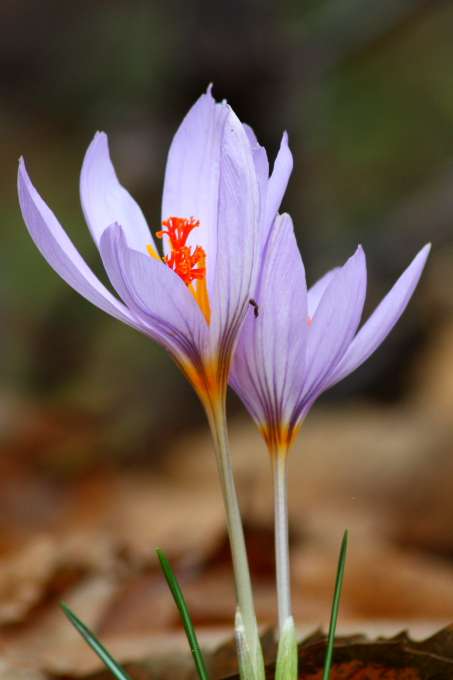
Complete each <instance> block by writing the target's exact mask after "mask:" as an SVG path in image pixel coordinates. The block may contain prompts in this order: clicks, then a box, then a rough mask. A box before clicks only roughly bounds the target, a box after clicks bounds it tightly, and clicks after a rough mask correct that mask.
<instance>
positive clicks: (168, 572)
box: [157, 548, 209, 680]
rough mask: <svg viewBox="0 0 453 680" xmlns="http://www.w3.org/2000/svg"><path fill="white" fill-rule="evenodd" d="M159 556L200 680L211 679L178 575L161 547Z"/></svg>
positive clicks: (158, 550) (158, 552)
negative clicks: (177, 578)
mask: <svg viewBox="0 0 453 680" xmlns="http://www.w3.org/2000/svg"><path fill="white" fill-rule="evenodd" d="M157 556H158V558H159V562H160V565H161V567H162V571H163V572H164V576H165V578H166V579H167V583H168V586H169V588H170V590H171V594H172V595H173V599H174V601H175V603H176V606H177V607H178V611H179V614H180V616H181V620H182V623H183V626H184V630H185V631H186V635H187V639H188V641H189V645H190V650H191V652H192V656H193V659H194V661H195V666H196V667H197V671H198V675H199V676H200V680H209V675H208V671H207V670H206V666H205V663H204V659H203V655H202V653H201V650H200V645H199V644H198V640H197V635H196V633H195V629H194V627H193V623H192V619H191V617H190V613H189V609H188V607H187V604H186V601H185V599H184V595H183V594H182V591H181V588H180V587H179V583H178V581H177V580H176V576H175V575H174V572H173V569H172V568H171V566H170V562H169V561H168V560H167V558H166V557H165V555H164V553H163V552H162V550H161V549H160V548H158V549H157Z"/></svg>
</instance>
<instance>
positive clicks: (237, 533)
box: [206, 401, 264, 678]
mask: <svg viewBox="0 0 453 680" xmlns="http://www.w3.org/2000/svg"><path fill="white" fill-rule="evenodd" d="M206 411H207V415H208V419H209V424H210V427H211V432H212V437H213V439H214V447H215V451H216V459H217V465H218V469H219V474H220V480H221V485H222V492H223V499H224V503H225V510H226V515H227V522H228V534H229V538H230V545H231V554H232V558H233V569H234V576H235V584H236V597H237V601H238V605H239V609H240V613H241V617H242V621H243V625H244V631H245V637H246V641H247V644H248V647H249V652H250V657H251V660H252V664H253V667H254V670H255V678H259V677H260V676H261V675H262V676H264V668H262V669H261V667H262V666H263V664H262V652H261V644H260V641H259V636H258V626H257V623H256V616H255V609H254V605H253V594H252V584H251V579H250V570H249V564H248V560H247V551H246V547H245V539H244V531H243V528H242V521H241V515H240V511H239V504H238V499H237V494H236V487H235V484H234V479H233V471H232V468H231V459H230V452H229V445H228V434H227V428H226V413H225V402H224V401H223V403H218V404H216V405H215V406H212V407H211V408H207V409H206Z"/></svg>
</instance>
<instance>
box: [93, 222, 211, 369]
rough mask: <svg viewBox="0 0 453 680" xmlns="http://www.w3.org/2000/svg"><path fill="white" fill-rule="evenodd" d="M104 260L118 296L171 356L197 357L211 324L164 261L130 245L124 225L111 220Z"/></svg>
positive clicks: (104, 238) (104, 239)
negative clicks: (127, 241) (128, 244)
mask: <svg viewBox="0 0 453 680" xmlns="http://www.w3.org/2000/svg"><path fill="white" fill-rule="evenodd" d="M99 248H100V252H101V256H102V260H103V262H104V266H105V268H106V271H107V273H108V275H109V278H110V281H111V282H112V285H113V286H114V288H115V289H116V290H117V291H118V294H119V295H120V296H121V297H122V298H123V300H124V301H125V303H126V304H127V305H128V307H130V308H131V309H132V310H133V311H134V313H135V314H136V315H137V317H139V318H140V319H142V320H143V323H144V324H146V326H147V327H148V328H149V329H150V332H149V335H151V336H152V337H154V338H156V334H157V335H158V337H159V340H158V342H160V343H161V344H163V345H164V346H165V347H166V348H167V349H168V350H169V351H170V352H171V353H172V354H173V355H174V354H176V355H177V356H179V357H181V355H182V356H183V357H184V358H185V359H189V360H191V361H196V360H197V357H199V355H200V354H201V353H202V351H203V349H204V346H205V344H206V342H207V336H208V326H207V323H206V320H205V318H204V316H203V314H202V312H201V310H200V307H199V306H198V304H197V302H196V300H195V298H194V296H193V295H192V293H191V292H190V290H189V289H188V288H187V286H186V285H185V284H184V282H183V281H182V279H181V278H180V277H179V276H178V275H177V274H176V273H175V272H174V271H172V270H171V269H170V268H169V267H167V265H166V264H164V263H163V262H161V261H159V260H157V259H155V258H153V257H150V256H149V255H144V254H143V253H140V252H138V251H137V250H133V249H132V248H129V247H128V246H127V243H126V237H125V234H124V231H123V230H122V228H121V226H120V225H118V224H112V225H111V226H110V227H109V228H108V229H106V230H105V231H104V233H103V234H102V236H101V241H100V244H99Z"/></svg>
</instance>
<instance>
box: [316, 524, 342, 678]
mask: <svg viewBox="0 0 453 680" xmlns="http://www.w3.org/2000/svg"><path fill="white" fill-rule="evenodd" d="M347 545H348V532H347V531H345V532H344V536H343V542H342V544H341V550H340V558H339V560H338V569H337V579H336V581H335V593H334V596H333V604H332V613H331V615H330V626H329V635H328V638H327V649H326V660H325V662H324V673H323V676H322V680H329V678H330V669H331V667H332V656H333V643H334V640H335V629H336V627H337V618H338V608H339V606H340V596H341V586H342V585H343V574H344V565H345V562H346V548H347Z"/></svg>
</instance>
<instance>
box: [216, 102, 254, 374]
mask: <svg viewBox="0 0 453 680" xmlns="http://www.w3.org/2000/svg"><path fill="white" fill-rule="evenodd" d="M259 219H260V189H259V184H258V180H257V177H256V172H255V167H254V163H253V157H252V151H251V149H250V144H249V141H248V139H247V137H246V135H245V132H244V128H243V127H242V124H241V123H240V121H239V120H238V118H237V117H236V116H235V114H234V113H233V112H232V111H231V110H230V112H229V114H228V118H227V121H226V124H225V130H224V138H223V148H222V158H221V172H220V186H219V214H218V235H217V266H216V272H215V281H214V292H213V296H212V298H211V309H212V316H211V326H210V331H211V343H212V350H213V353H214V354H218V352H220V353H223V356H228V361H229V358H230V355H231V351H232V350H233V348H234V345H235V342H236V339H237V334H238V332H239V329H240V326H241V324H242V321H243V319H244V316H245V313H246V311H247V309H248V306H249V305H248V301H249V299H250V297H252V296H253V293H254V292H255V286H256V280H257V276H258V248H259V233H258V228H259ZM225 353H226V354H225Z"/></svg>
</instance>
